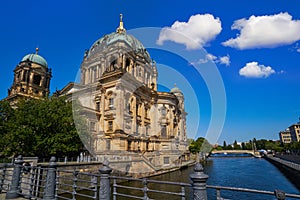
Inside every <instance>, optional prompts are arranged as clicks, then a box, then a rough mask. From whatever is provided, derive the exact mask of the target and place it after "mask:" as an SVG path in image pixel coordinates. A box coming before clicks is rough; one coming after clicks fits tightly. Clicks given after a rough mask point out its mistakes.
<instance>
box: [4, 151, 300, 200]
mask: <svg viewBox="0 0 300 200" xmlns="http://www.w3.org/2000/svg"><path fill="white" fill-rule="evenodd" d="M111 172H112V169H111V168H110V167H109V163H108V161H105V162H104V163H103V166H102V167H101V168H100V169H99V173H88V172H82V171H78V170H61V169H59V168H57V164H56V160H55V158H54V157H53V158H51V160H50V163H49V165H48V166H28V165H26V163H24V161H23V159H22V157H21V156H19V157H18V158H17V159H16V160H15V162H14V163H13V164H3V165H0V193H6V194H5V195H6V199H15V198H18V197H23V198H25V199H43V200H57V199H65V200H74V199H94V200H110V199H113V200H117V199H122V200H123V199H144V200H146V199H147V200H150V199H167V198H169V199H180V200H184V199H194V200H207V189H213V190H215V191H216V192H215V193H216V195H215V196H216V199H217V200H222V199H223V198H222V196H221V191H224V190H227V191H233V192H235V193H237V192H243V193H255V194H261V195H272V196H274V197H276V199H279V200H284V199H286V197H292V198H298V199H300V195H299V194H287V193H285V192H283V191H280V190H275V191H274V192H272V191H264V190H255V189H247V188H236V187H224V186H212V185H206V182H207V179H208V176H207V175H206V174H204V172H203V167H202V165H201V164H199V163H197V164H196V165H195V168H194V171H193V172H192V173H191V174H190V180H191V183H182V182H169V181H158V180H151V179H148V178H132V177H120V176H113V175H111ZM128 183H130V184H128Z"/></svg>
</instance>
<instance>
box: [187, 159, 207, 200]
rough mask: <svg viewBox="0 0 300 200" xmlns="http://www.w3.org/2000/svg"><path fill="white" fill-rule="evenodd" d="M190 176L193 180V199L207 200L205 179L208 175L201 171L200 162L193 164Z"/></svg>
mask: <svg viewBox="0 0 300 200" xmlns="http://www.w3.org/2000/svg"><path fill="white" fill-rule="evenodd" d="M190 178H191V180H192V181H193V183H192V187H193V199H194V200H207V192H206V181H207V179H208V176H207V175H206V174H204V173H203V167H202V165H201V164H200V163H197V164H196V165H195V168H194V172H193V173H192V174H190Z"/></svg>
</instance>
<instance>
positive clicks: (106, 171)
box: [99, 160, 112, 200]
mask: <svg viewBox="0 0 300 200" xmlns="http://www.w3.org/2000/svg"><path fill="white" fill-rule="evenodd" d="M108 165H109V162H108V160H104V162H103V167H101V168H100V169H99V172H100V191H99V200H110V193H111V189H110V182H109V175H110V173H111V172H112V168H110V167H109V166H108Z"/></svg>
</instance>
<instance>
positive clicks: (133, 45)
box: [85, 14, 151, 62]
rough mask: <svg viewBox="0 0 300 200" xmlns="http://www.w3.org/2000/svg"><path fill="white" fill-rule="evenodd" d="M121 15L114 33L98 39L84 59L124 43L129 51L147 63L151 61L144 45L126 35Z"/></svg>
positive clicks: (131, 36)
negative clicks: (141, 57)
mask: <svg viewBox="0 0 300 200" xmlns="http://www.w3.org/2000/svg"><path fill="white" fill-rule="evenodd" d="M122 18H123V15H122V14H121V15H120V25H119V27H118V28H117V30H116V32H113V33H110V34H108V35H105V36H103V37H102V38H100V39H98V40H97V41H96V42H94V44H93V45H92V46H91V48H90V49H89V50H88V51H87V52H86V55H85V56H86V57H91V56H93V55H97V53H98V52H99V51H102V50H104V49H107V48H108V47H109V46H111V45H113V44H115V43H118V42H123V43H126V44H127V45H128V46H129V47H130V49H131V50H133V51H134V52H135V53H136V54H140V55H142V56H143V58H145V59H146V60H147V61H148V62H150V61H151V59H150V55H149V53H148V52H147V50H146V49H145V47H144V45H143V44H142V43H141V42H140V41H139V40H138V39H136V38H135V37H134V36H133V35H130V34H127V33H126V30H125V28H124V27H123V21H122Z"/></svg>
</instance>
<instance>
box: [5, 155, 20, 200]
mask: <svg viewBox="0 0 300 200" xmlns="http://www.w3.org/2000/svg"><path fill="white" fill-rule="evenodd" d="M23 163H24V161H23V157H22V156H21V155H19V156H18V157H17V159H16V161H15V163H14V171H13V174H12V180H11V185H10V187H9V190H8V192H7V193H6V199H15V198H17V197H19V192H20V180H21V173H22V167H23V166H22V165H23Z"/></svg>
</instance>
